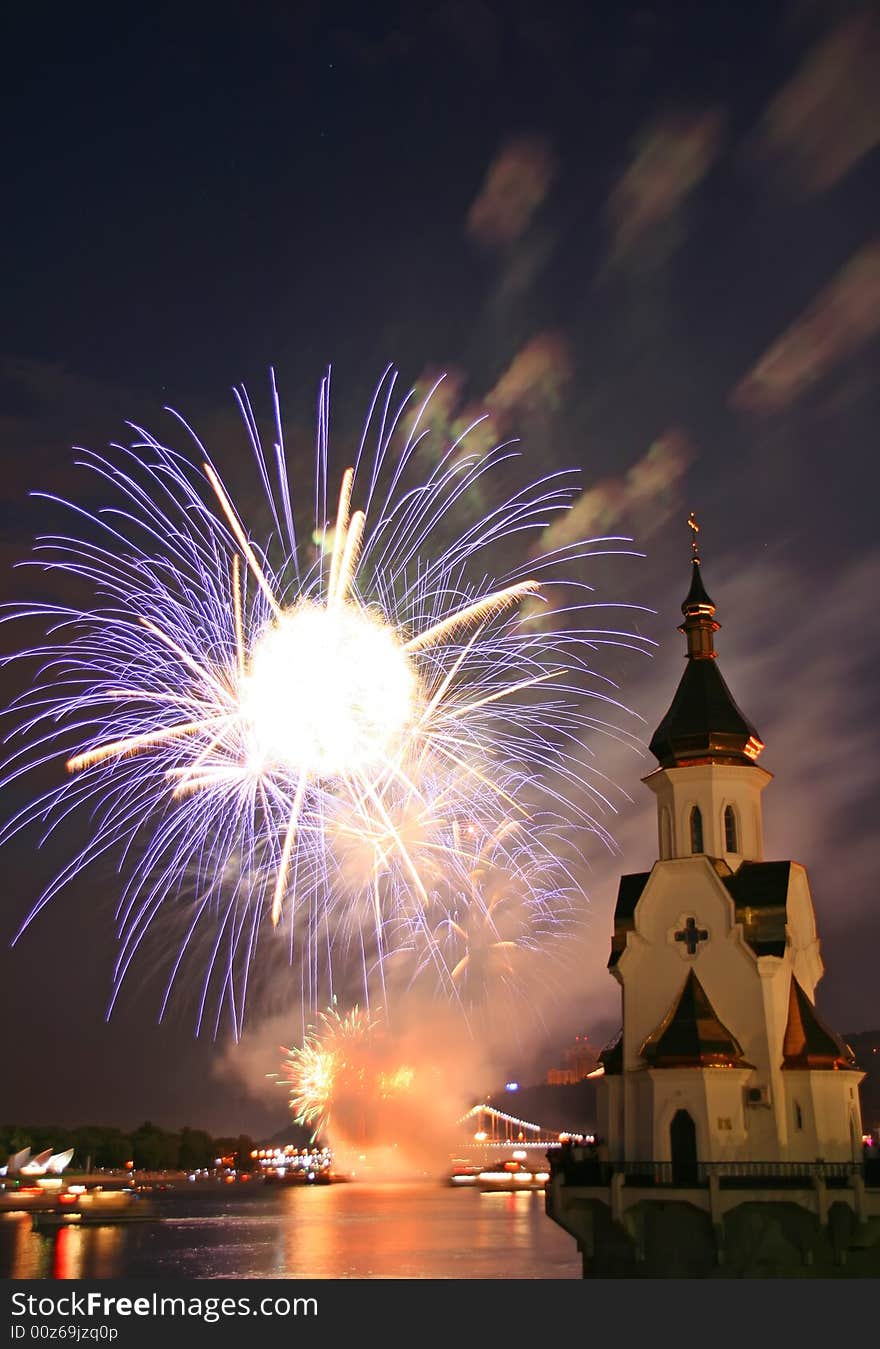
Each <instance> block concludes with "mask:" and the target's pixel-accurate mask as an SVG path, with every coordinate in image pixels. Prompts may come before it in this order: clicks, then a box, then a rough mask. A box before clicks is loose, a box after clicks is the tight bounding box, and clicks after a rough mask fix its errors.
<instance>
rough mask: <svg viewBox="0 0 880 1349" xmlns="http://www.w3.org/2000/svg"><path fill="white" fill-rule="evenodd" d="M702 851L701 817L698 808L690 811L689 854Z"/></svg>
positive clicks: (695, 807)
mask: <svg viewBox="0 0 880 1349" xmlns="http://www.w3.org/2000/svg"><path fill="white" fill-rule="evenodd" d="M702 851H703V816H702V813H701V811H700V807H699V806H694V808H693V810H692V811H691V852H702Z"/></svg>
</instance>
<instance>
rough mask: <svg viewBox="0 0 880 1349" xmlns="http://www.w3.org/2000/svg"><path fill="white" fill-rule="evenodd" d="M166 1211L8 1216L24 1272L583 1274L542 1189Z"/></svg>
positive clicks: (440, 1190)
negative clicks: (125, 1216)
mask: <svg viewBox="0 0 880 1349" xmlns="http://www.w3.org/2000/svg"><path fill="white" fill-rule="evenodd" d="M158 1200H159V1203H160V1206H161V1210H162V1213H163V1217H164V1221H163V1222H161V1223H132V1224H128V1225H119V1226H107V1227H83V1228H80V1227H73V1226H71V1227H67V1228H64V1229H62V1230H61V1231H60V1232H58V1233H57V1234H54V1235H48V1234H44V1233H39V1232H32V1231H31V1220H30V1218H29V1217H28V1216H27V1215H25V1214H21V1215H14V1216H13V1215H10V1216H9V1217H8V1218H5V1219H4V1220H3V1221H2V1222H0V1274H2V1275H8V1276H9V1277H11V1278H13V1279H40V1278H49V1279H52V1278H54V1279H79V1278H104V1279H106V1278H121V1277H123V1276H128V1277H132V1276H133V1277H160V1278H161V1277H169V1278H175V1277H181V1276H182V1277H186V1278H196V1279H200V1278H201V1279H204V1278H243V1279H247V1278H293V1279H297V1278H312V1279H369V1278H376V1279H400V1278H404V1279H422V1278H434V1279H437V1278H440V1279H447V1278H448V1279H498V1278H509V1279H523V1278H525V1279H546V1278H569V1279H570V1278H579V1277H580V1261H579V1259H578V1255H577V1251H576V1248H575V1244H574V1242H573V1241H572V1240H571V1238H569V1237H567V1236H566V1235H565V1233H564V1232H562V1231H561V1230H560V1228H559V1227H557V1226H556V1224H555V1223H552V1222H551V1221H550V1220H549V1218H547V1217H546V1215H545V1213H544V1196H543V1194H542V1193H540V1192H534V1191H529V1192H519V1193H513V1194H504V1193H493V1194H481V1193H480V1192H479V1191H477V1190H467V1191H461V1190H458V1189H452V1188H446V1187H444V1186H442V1185H437V1184H429V1183H426V1184H413V1183H400V1184H388V1185H371V1184H368V1183H366V1182H364V1183H355V1184H349V1185H326V1186H315V1187H312V1186H308V1187H302V1188H300V1187H291V1188H289V1189H275V1188H272V1189H269V1188H263V1187H255V1188H254V1189H250V1187H249V1188H248V1190H247V1192H245V1191H244V1190H236V1191H235V1192H233V1193H232V1194H230V1193H229V1192H228V1191H227V1192H226V1193H222V1194H219V1193H217V1192H214V1191H212V1192H208V1193H204V1192H198V1191H183V1192H181V1193H173V1192H171V1193H169V1194H168V1195H161V1196H159V1197H158Z"/></svg>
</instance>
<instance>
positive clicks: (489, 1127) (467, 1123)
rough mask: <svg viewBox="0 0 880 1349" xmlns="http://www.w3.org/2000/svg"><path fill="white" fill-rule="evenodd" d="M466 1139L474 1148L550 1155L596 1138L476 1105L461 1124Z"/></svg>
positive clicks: (459, 1122) (493, 1107)
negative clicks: (550, 1150)
mask: <svg viewBox="0 0 880 1349" xmlns="http://www.w3.org/2000/svg"><path fill="white" fill-rule="evenodd" d="M458 1124H459V1127H460V1128H461V1130H462V1132H463V1134H464V1137H465V1139H466V1140H467V1142H468V1144H469V1145H470V1146H471V1147H473V1145H474V1144H477V1145H478V1146H479V1147H480V1148H481V1149H485V1150H487V1151H488V1150H490V1149H491V1150H501V1149H506V1150H509V1149H510V1148H512V1147H515V1148H517V1149H518V1150H521V1149H535V1150H538V1151H540V1152H542V1153H543V1152H546V1151H547V1149H548V1148H558V1147H560V1146H561V1144H562V1143H568V1142H578V1143H580V1142H584V1143H592V1142H594V1141H595V1140H594V1139H593V1138H592V1137H585V1136H584V1135H583V1134H581V1133H577V1132H574V1131H566V1130H555V1129H545V1128H543V1127H542V1126H541V1125H540V1124H532V1123H531V1122H530V1121H529V1120H524V1119H518V1118H517V1116H516V1115H508V1114H507V1113H506V1111H504V1110H497V1109H496V1108H495V1106H491V1105H486V1104H483V1105H475V1106H474V1107H473V1108H472V1109H471V1110H468V1111H467V1112H466V1113H465V1114H464V1115H462V1116H461V1119H460V1120H459V1121H458Z"/></svg>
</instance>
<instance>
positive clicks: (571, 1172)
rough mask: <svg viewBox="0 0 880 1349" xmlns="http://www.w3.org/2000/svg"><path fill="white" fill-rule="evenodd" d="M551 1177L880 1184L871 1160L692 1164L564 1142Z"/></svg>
mask: <svg viewBox="0 0 880 1349" xmlns="http://www.w3.org/2000/svg"><path fill="white" fill-rule="evenodd" d="M547 1157H548V1160H549V1163H550V1175H551V1179H552V1178H554V1177H556V1176H562V1177H564V1181H565V1184H566V1185H578V1186H586V1187H595V1186H608V1185H610V1184H611V1181H612V1178H613V1177H614V1176H620V1175H622V1176H623V1177H624V1180H623V1183H624V1184H625V1185H632V1186H638V1187H642V1188H651V1187H653V1186H658V1185H668V1186H701V1187H702V1186H706V1185H708V1184H709V1181H710V1179H713V1178H717V1180H718V1183H719V1184H720V1185H721V1186H722V1187H724V1188H739V1187H743V1188H748V1187H751V1186H754V1187H755V1188H760V1189H767V1188H777V1189H788V1188H802V1187H804V1186H811V1185H813V1184H814V1183H815V1181H816V1179H817V1178H820V1179H822V1180H823V1181H824V1182H825V1183H826V1185H829V1186H831V1187H832V1188H834V1187H836V1186H846V1185H849V1184H850V1182H851V1178H852V1177H853V1176H859V1177H861V1178H862V1179H863V1180H864V1181H865V1183H866V1184H868V1185H877V1184H880V1175H875V1174H874V1172H875V1170H876V1164H875V1163H874V1161H873V1159H872V1160H871V1161H868V1162H826V1161H813V1162H737V1161H728V1162H694V1163H691V1164H690V1165H688V1164H687V1163H679V1164H675V1163H673V1162H670V1161H632V1162H629V1161H628V1162H620V1161H609V1160H607V1159H606V1158H603V1157H599V1156H596V1155H591V1153H590V1150H589V1149H587V1148H579V1147H572V1146H571V1145H567V1144H563V1146H562V1147H561V1148H559V1149H554V1151H553V1152H548V1154H547Z"/></svg>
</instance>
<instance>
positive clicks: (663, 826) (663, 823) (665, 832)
mask: <svg viewBox="0 0 880 1349" xmlns="http://www.w3.org/2000/svg"><path fill="white" fill-rule="evenodd" d="M660 856H661V857H671V856H672V829H671V828H670V820H669V811H668V810H667V809H666V807H665V806H664V807H663V809H662V810H661V811H660Z"/></svg>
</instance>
